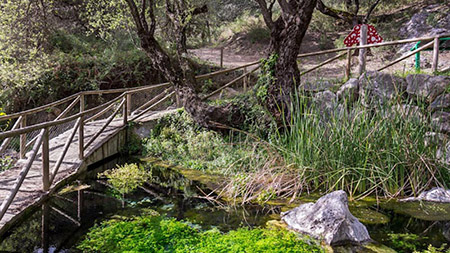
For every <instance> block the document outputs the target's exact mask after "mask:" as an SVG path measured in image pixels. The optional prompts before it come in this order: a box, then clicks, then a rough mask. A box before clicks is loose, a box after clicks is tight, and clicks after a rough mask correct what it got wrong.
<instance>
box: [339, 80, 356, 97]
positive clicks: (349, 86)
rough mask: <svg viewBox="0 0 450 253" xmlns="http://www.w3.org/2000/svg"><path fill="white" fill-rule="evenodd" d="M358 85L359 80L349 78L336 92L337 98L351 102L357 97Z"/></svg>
mask: <svg viewBox="0 0 450 253" xmlns="http://www.w3.org/2000/svg"><path fill="white" fill-rule="evenodd" d="M358 85H359V81H358V79H356V78H351V79H350V80H348V81H347V82H346V83H345V84H344V85H342V86H341V87H340V88H339V90H338V92H337V93H336V95H337V97H338V99H339V100H343V99H347V101H348V102H350V103H351V102H353V101H355V100H357V99H358Z"/></svg>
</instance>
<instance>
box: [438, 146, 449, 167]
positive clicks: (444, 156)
mask: <svg viewBox="0 0 450 253" xmlns="http://www.w3.org/2000/svg"><path fill="white" fill-rule="evenodd" d="M436 158H437V159H438V160H440V161H441V162H443V163H445V164H448V165H449V164H450V142H448V143H447V144H446V145H443V144H442V145H441V146H440V147H439V148H438V150H437V151H436Z"/></svg>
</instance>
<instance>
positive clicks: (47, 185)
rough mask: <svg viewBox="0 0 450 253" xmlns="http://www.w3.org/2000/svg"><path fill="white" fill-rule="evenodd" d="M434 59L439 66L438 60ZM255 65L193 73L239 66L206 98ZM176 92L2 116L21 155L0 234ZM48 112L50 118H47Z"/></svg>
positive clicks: (7, 188)
mask: <svg viewBox="0 0 450 253" xmlns="http://www.w3.org/2000/svg"><path fill="white" fill-rule="evenodd" d="M446 36H448V35H446ZM440 37H444V36H440ZM440 37H428V38H417V39H409V40H402V41H394V42H384V43H380V44H373V45H362V46H357V47H352V48H340V49H332V50H327V51H321V52H316V53H308V54H302V55H299V58H301V57H308V56H313V55H319V54H328V53H337V52H340V51H344V54H340V55H338V56H335V57H333V58H331V59H329V60H327V61H325V62H323V63H320V64H318V65H317V66H316V67H314V68H312V69H310V70H305V71H303V72H302V74H305V73H308V72H310V71H313V70H315V69H317V68H320V67H321V66H324V65H325V64H328V63H330V62H332V61H334V60H336V59H338V58H339V57H341V56H344V55H345V54H347V55H348V57H350V55H351V51H352V50H356V49H361V50H360V51H363V50H364V49H366V48H369V47H378V46H388V45H397V44H402V43H411V42H417V41H430V40H431V42H429V43H427V44H426V45H425V46H423V47H421V48H419V49H416V50H415V51H413V52H411V53H408V54H407V55H406V56H404V57H401V58H399V59H398V60H396V61H394V62H392V63H390V64H389V65H387V67H388V66H391V65H392V64H395V63H397V62H399V61H401V60H403V59H405V58H406V57H409V56H412V55H414V54H415V53H417V52H420V51H422V50H424V49H427V48H429V47H433V45H434V48H435V55H436V62H437V55H438V51H439V49H438V48H439V42H436V41H438V39H439V38H440ZM436 50H437V53H436ZM364 64H365V63H364ZM435 65H436V66H437V63H435ZM259 67H260V65H259V61H257V62H252V63H249V64H246V65H243V66H240V67H236V68H232V69H227V70H222V71H218V72H213V73H210V74H206V75H201V76H197V79H198V80H204V79H208V78H212V77H216V76H218V75H223V74H227V73H230V72H234V71H240V74H239V75H238V76H237V77H236V78H235V79H233V80H232V81H231V82H229V83H227V84H226V85H224V86H222V87H221V88H219V89H218V90H216V91H214V92H212V93H210V94H209V95H207V96H205V97H204V99H207V98H210V97H212V96H214V95H216V94H218V93H220V92H221V91H222V90H224V89H225V88H227V87H230V86H231V85H233V84H236V83H237V82H240V81H242V83H243V85H244V89H246V86H247V83H248V77H249V75H250V74H252V73H254V72H255V71H256V70H257V69H258V68H259ZM383 69H384V68H383ZM247 70H248V71H247ZM345 74H346V76H347V78H348V77H350V71H349V68H348V70H347V71H346V73H345ZM174 94H175V92H174V91H173V88H172V87H170V85H169V84H168V83H163V84H157V85H149V86H143V87H136V88H129V89H114V90H98V91H84V92H80V93H78V94H74V95H72V96H69V97H67V98H65V99H62V100H59V101H56V102H53V103H51V104H48V105H45V106H41V107H38V108H34V109H31V110H27V111H23V112H18V113H14V114H11V115H6V116H1V117H0V126H2V124H3V125H8V126H9V128H8V130H5V131H3V132H0V140H2V144H1V146H0V157H2V156H3V157H5V156H6V155H8V153H10V152H17V151H18V156H19V158H20V159H19V160H18V161H17V162H16V163H15V164H13V166H12V168H8V169H7V170H5V171H3V172H1V173H0V200H1V201H2V204H1V206H0V234H2V233H4V232H5V231H6V230H7V229H8V228H9V227H10V226H11V225H12V224H13V223H14V222H15V221H16V220H18V219H19V217H21V216H22V215H23V214H24V213H25V212H26V210H27V208H28V207H30V206H37V205H39V204H40V203H42V202H44V201H45V200H46V198H48V196H50V195H51V194H53V193H55V192H56V191H57V190H58V189H59V188H60V187H61V186H63V185H64V184H66V183H67V181H69V180H71V179H73V178H74V177H75V176H77V174H78V173H80V172H83V171H84V170H85V169H86V168H87V166H88V165H90V164H93V163H95V162H99V161H101V160H103V159H105V158H107V157H109V156H112V155H114V154H116V153H118V152H119V150H120V147H122V146H124V145H125V144H126V142H127V129H128V126H129V125H130V124H129V122H138V123H139V122H145V121H148V120H154V119H157V118H159V117H161V116H162V115H164V114H166V113H168V112H170V111H169V110H166V109H165V104H164V103H165V102H166V101H167V100H169V99H170V98H171V97H173V95H174ZM102 100H103V101H105V102H103V103H101V104H98V103H97V104H96V101H97V102H98V101H102ZM161 109H163V110H161ZM158 110H159V111H158ZM51 117H53V118H52V119H51V120H49V118H51ZM12 150H13V151H12ZM14 150H15V151H14Z"/></svg>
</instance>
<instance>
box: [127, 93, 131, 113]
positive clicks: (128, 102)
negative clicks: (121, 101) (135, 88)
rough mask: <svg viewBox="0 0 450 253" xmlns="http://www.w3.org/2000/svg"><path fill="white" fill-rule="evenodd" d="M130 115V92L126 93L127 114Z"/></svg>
mask: <svg viewBox="0 0 450 253" xmlns="http://www.w3.org/2000/svg"><path fill="white" fill-rule="evenodd" d="M130 115H131V93H127V116H130Z"/></svg>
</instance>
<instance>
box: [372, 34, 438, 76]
mask: <svg viewBox="0 0 450 253" xmlns="http://www.w3.org/2000/svg"><path fill="white" fill-rule="evenodd" d="M433 43H434V41H432V42H430V43H428V44H426V45H425V46H423V47H420V48H418V49H416V50H414V51H412V52H410V53H408V54H406V55H405V56H402V57H400V58H398V59H397V60H395V61H393V62H391V63H389V64H388V65H386V66H384V67H382V68H379V69H378V70H377V71H382V70H383V69H386V68H388V67H390V66H392V65H394V64H396V63H398V62H400V61H403V60H404V59H406V58H408V57H410V56H412V55H415V54H416V53H417V52H420V51H422V50H424V49H427V48H429V47H431V46H432V45H433Z"/></svg>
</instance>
